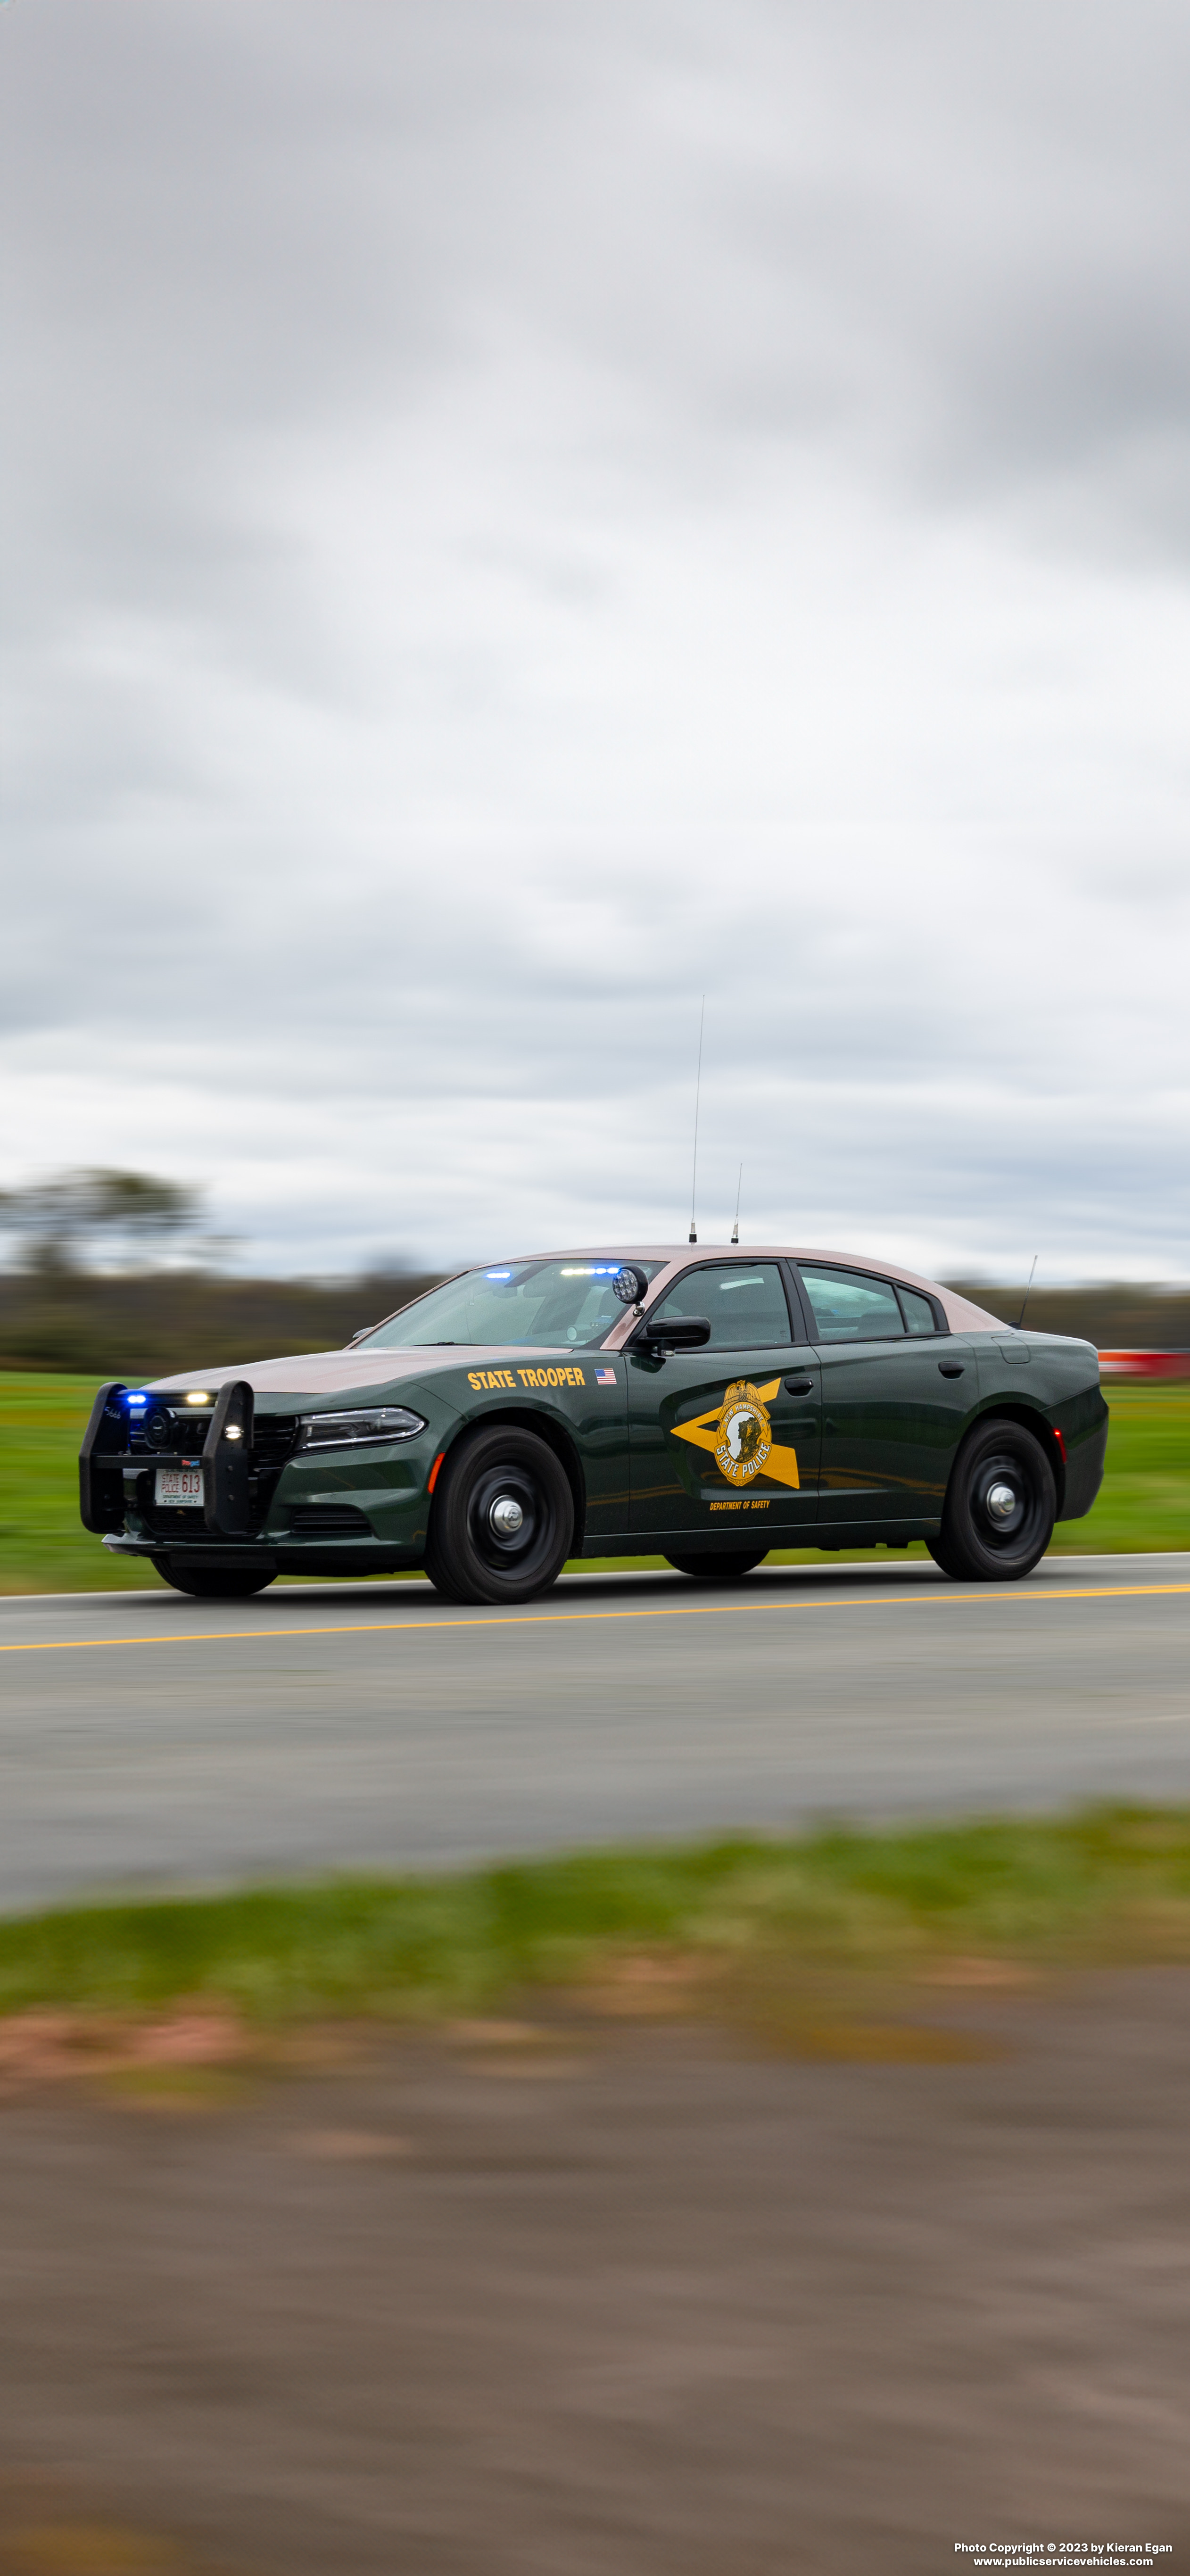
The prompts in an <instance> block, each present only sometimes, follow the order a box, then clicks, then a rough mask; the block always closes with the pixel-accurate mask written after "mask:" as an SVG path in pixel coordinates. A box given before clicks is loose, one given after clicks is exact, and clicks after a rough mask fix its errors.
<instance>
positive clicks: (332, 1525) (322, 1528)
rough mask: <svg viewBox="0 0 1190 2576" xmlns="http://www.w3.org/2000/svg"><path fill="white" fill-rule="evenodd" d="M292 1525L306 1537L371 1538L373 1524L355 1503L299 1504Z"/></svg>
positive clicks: (295, 1530)
mask: <svg viewBox="0 0 1190 2576" xmlns="http://www.w3.org/2000/svg"><path fill="white" fill-rule="evenodd" d="M289 1526H290V1528H291V1530H293V1531H294V1533H295V1535H296V1534H297V1533H299V1532H300V1534H301V1536H302V1537H303V1538H371V1536H372V1524H371V1521H370V1520H369V1519H368V1516H367V1514H366V1512H359V1511H357V1510H356V1507H355V1504H354V1503H299V1504H298V1505H297V1508H296V1510H294V1511H292V1512H291V1513H290V1515H289Z"/></svg>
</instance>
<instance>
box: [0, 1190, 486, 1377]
mask: <svg viewBox="0 0 1190 2576" xmlns="http://www.w3.org/2000/svg"><path fill="white" fill-rule="evenodd" d="M0 1231H2V1232H3V1234H4V1235H5V1236H6V1237H7V1248H8V1250H9V1254H10V1261H9V1266H8V1267H7V1268H6V1269H4V1270H2V1271H0V1367H4V1368H17V1369H29V1368H32V1369H67V1370H80V1371H86V1372H91V1371H93V1372H94V1374H95V1375H96V1376H97V1377H159V1376H163V1375H165V1374H166V1373H167V1372H168V1371H169V1370H171V1369H174V1368H183V1367H195V1366H197V1365H201V1364H202V1363H204V1362H205V1363H209V1364H210V1365H212V1366H217V1365H219V1364H220V1363H227V1362H234V1361H236V1360H253V1359H269V1358H274V1357H275V1358H284V1357H285V1356H286V1354H288V1353H289V1352H291V1351H311V1350H339V1349H341V1348H342V1346H343V1344H344V1343H345V1342H348V1341H350V1339H351V1336H352V1334H353V1333H354V1332H358V1330H359V1328H360V1326H361V1325H363V1324H375V1323H379V1322H380V1320H381V1318H382V1316H384V1315H388V1314H391V1313H392V1311H393V1309H394V1307H396V1306H403V1305H406V1304H407V1303H408V1301H409V1299H410V1298H411V1297H417V1296H420V1295H421V1293H422V1291H423V1289H426V1288H432V1287H433V1286H434V1284H435V1282H436V1280H437V1279H438V1278H439V1277H440V1276H441V1273H440V1272H439V1271H427V1272H413V1271H402V1270H399V1269H396V1268H393V1269H391V1270H387V1269H386V1270H383V1271H377V1272H375V1273H370V1274H368V1275H367V1276H365V1277H363V1278H360V1279H355V1280H350V1279H344V1280H328V1281H318V1280H309V1279H244V1278H228V1277H223V1276H221V1275H220V1272H219V1270H218V1268H217V1266H216V1265H217V1262H218V1259H219V1257H220V1253H221V1252H223V1251H225V1249H226V1247H225V1246H223V1245H221V1244H220V1243H219V1242H218V1241H217V1239H215V1238H213V1237H211V1236H209V1235H204V1234H203V1232H202V1214H201V1202H200V1199H199V1195H198V1193H197V1192H196V1191H194V1190H189V1189H186V1188H184V1187H183V1186H182V1185H181V1184H180V1183H179V1182H176V1181H166V1180H158V1179H155V1178H154V1177H153V1176H152V1175H150V1174H147V1173H144V1172H120V1171H77V1172H63V1173H58V1174H56V1175H54V1176H53V1177H52V1178H51V1179H48V1180H44V1181H38V1182H34V1183H31V1184H29V1186H28V1187H26V1188H24V1189H16V1190H5V1191H0Z"/></svg>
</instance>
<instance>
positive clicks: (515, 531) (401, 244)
mask: <svg viewBox="0 0 1190 2576" xmlns="http://www.w3.org/2000/svg"><path fill="white" fill-rule="evenodd" d="M0 40H2V42H3V47H4V51H5V53H6V55H7V65H6V79H5V91H4V95H5V98H6V101H7V107H6V110H5V113H6V116H7V120H8V132H7V135H6V138H5V144H4V152H5V166H6V169H7V171H8V174H9V176H8V186H9V192H10V207H11V213H10V218H9V230H10V235H11V236H12V237H13V238H14V239H15V240H16V242H17V243H18V245H19V251H20V257H19V260H18V262H17V263H16V271H17V274H16V284H15V289H14V316H15V328H14V331H13V335H12V337H13V342H14V350H15V356H14V366H13V371H12V375H11V383H12V386H13V388H14V394H13V398H12V400H11V423H10V438H11V446H12V450H13V454H14V459H15V468H14V470H15V477H16V479H17V481H18V484H19V489H20V492H21V507H20V512H19V524H18V526H17V528H16V530H15V532H14V542H13V549H12V551H13V561H14V569H15V574H16V579H15V582H14V585H13V587H14V595H15V598H16V601H17V606H16V608H15V610H14V617H13V628H14V638H15V654H14V665H15V681H14V687H13V692H12V695H13V704H14V709H15V712H16V715H17V718H18V725H17V728H16V730H17V731H18V733H19V737H20V744H21V748H20V753H19V757H18V758H17V759H16V760H15V761H14V764H13V769H12V788H11V802H10V838H9V846H10V850H11V852H12V853H13V856H12V861H11V869H12V875H11V886H10V891H9V896H8V900H7V904H6V922H7V932H8V935H7V938H6V942H5V949H4V954H3V957H2V958H0V1014H2V1024H3V1033H4V1034H3V1036H2V1038H0V1047H2V1051H3V1063H4V1068H5V1077H6V1094H7V1098H8V1101H9V1103H10V1114H9V1120H8V1124H7V1130H6V1132H5V1133H4V1134H3V1136H2V1137H0V1158H2V1160H3V1163H4V1167H5V1173H6V1174H9V1173H10V1174H11V1175H12V1176H13V1177H16V1176H17V1175H18V1174H19V1173H20V1172H22V1171H23V1170H25V1169H27V1168H28V1167H29V1166H30V1165H31V1164H33V1163H48V1162H53V1161H62V1162H73V1161H76V1160H78V1159H80V1156H81V1155H82V1154H83V1153H84V1152H86V1153H90V1154H93V1155H94V1158H95V1159H102V1160H107V1161H112V1160H118V1161H121V1162H124V1161H129V1160H135V1159H137V1158H138V1157H139V1158H141V1159H144V1160H146V1161H148V1162H150V1163H152V1164H153V1166H154V1167H156V1168H176V1169H178V1170H180V1171H184V1172H185V1173H187V1174H194V1175H196V1176H200V1177H209V1178H210V1180H211V1181H212V1184H213V1187H214V1191H215V1196H216V1204H217V1210H218V1213H219V1214H220V1216H221V1218H223V1219H225V1220H226V1221H228V1222H234V1223H235V1224H236V1225H237V1226H239V1227H240V1229H241V1231H242V1232H243V1233H244V1234H245V1236H246V1237H247V1238H249V1240H250V1242H253V1243H255V1244H256V1245H257V1246H258V1247H259V1248H260V1250H261V1251H262V1253H263V1255H264V1256H265V1257H270V1258H278V1259H293V1260H299V1259H300V1260H308V1259H314V1260H318V1261H319V1262H320V1265H321V1266H323V1267H329V1266H333V1265H334V1260H335V1259H336V1258H339V1257H341V1258H342V1259H343V1260H347V1259H349V1258H355V1257H363V1256H364V1255H366V1253H367V1251H368V1250H369V1249H370V1248H371V1247H373V1246H375V1245H377V1244H381V1243H383V1244H386V1245H387V1244H391V1243H392V1242H394V1241H398V1240H400V1241H409V1242H413V1243H416V1244H417V1246H418V1247H419V1248H421V1249H423V1250H425V1251H426V1252H433V1251H442V1252H443V1253H453V1252H455V1251H461V1252H467V1251H469V1250H471V1249H472V1248H475V1247H476V1246H479V1247H484V1246H486V1245H487V1244H488V1243H490V1242H493V1241H505V1240H507V1239H509V1238H510V1236H511V1237H512V1238H515V1239H518V1240H520V1241H522V1242H529V1241H531V1240H533V1239H535V1238H537V1239H543V1238H545V1237H547V1236H548V1237H552V1238H553V1239H555V1240H557V1239H561V1237H562V1236H563V1235H565V1234H566V1233H571V1234H575V1233H577V1234H579V1235H580V1236H581V1235H589V1234H590V1232H591V1230H592V1226H593V1224H594V1222H595V1219H596V1218H597V1217H598V1219H599V1221H600V1222H601V1223H605V1224H606V1225H608V1226H610V1227H612V1228H613V1229H614V1228H615V1227H618V1226H627V1225H629V1224H631V1225H633V1226H641V1225H647V1226H648V1227H649V1228H650V1229H652V1228H653V1227H654V1226H656V1225H658V1224H664V1225H665V1227H666V1228H667V1230H668V1229H671V1228H673V1227H675V1226H677V1225H678V1224H680V1221H681V1213H682V1185H681V1184H680V1180H679V1176H680V1173H681V1171H682V1170H683V1168H684V1159H685V1154H686V1136H687V1130H688V1124H689V1106H690V1101H689V1092H690V1070H691V1064H692V1056H693V1031H694V1028H695V1025H696V1016H697V1007H698V1004H697V997H698V995H699V994H700V993H701V992H702V991H703V990H706V991H707V993H708V996H709V1003H708V1012H709V1019H708V1028H709V1034H710V1039H711V1041H712V1043H711V1050H710V1056H709V1062H708V1078H709V1081H710V1082H711V1093H710V1098H709V1104H708V1118H709V1126H708V1131H707V1132H708V1137H709V1140H710V1142H709V1146H708V1150H709V1151H710V1152H711V1154H712V1156H714V1157H717V1158H718V1164H719V1165H721V1166H722V1172H721V1173H720V1175H719V1177H718V1178H716V1179H713V1182H712V1185H713V1187H715V1188H717V1189H718V1190H719V1192H720V1196H724V1194H725V1193H726V1196H724V1203H725V1205H726V1206H728V1207H729V1206H730V1197H731V1190H730V1188H729V1187H728V1184H729V1182H730V1181H731V1176H732V1174H733V1173H734V1169H735V1163H736V1161H737V1160H738V1159H739V1153H740V1152H741V1151H743V1152H745V1153H746V1159H747V1160H748V1162H749V1173H750V1178H749V1187H750V1188H751V1189H752V1190H753V1191H754V1193H755V1196H754V1197H753V1200H752V1204H753V1206H754V1208H755V1210H756V1214H757V1220H758V1222H763V1224H764V1225H766V1226H769V1225H776V1224H778V1223H779V1224H781V1225H782V1226H789V1227H792V1228H793V1229H794V1230H795V1231H798V1232H801V1233H803V1234H804V1233H805V1232H806V1230H807V1227H808V1226H809V1225H810V1224H811V1222H812V1223H813V1225H814V1228H815V1230H816V1231H821V1228H822V1227H829V1228H831V1229H833V1230H834V1231H835V1233H836V1236H838V1235H842V1236H844V1237H846V1236H847V1235H848V1234H850V1236H852V1237H853V1238H854V1239H856V1240H859V1241H861V1242H862V1241H864V1240H870V1239H871V1238H872V1234H873V1228H875V1229H876V1231H877V1232H878V1233H879V1234H880V1236H881V1239H882V1240H884V1241H886V1242H887V1243H888V1244H889V1246H890V1248H894V1249H895V1248H899V1249H901V1250H902V1251H903V1252H905V1253H906V1255H907V1257H910V1258H915V1259H919V1260H921V1261H923V1262H926V1263H927V1264H928V1263H929V1262H931V1261H933V1262H936V1263H937V1264H938V1265H939V1266H942V1265H943V1264H944V1263H950V1264H951V1265H952V1266H958V1265H961V1264H964V1263H966V1262H968V1261H970V1260H974V1259H975V1258H977V1257H978V1258H983V1259H987V1260H989V1261H994V1260H997V1259H1003V1260H1004V1261H1006V1262H1008V1263H1010V1264H1011V1263H1012V1262H1015V1261H1016V1260H1017V1259H1018V1257H1019V1247H1020V1233H1021V1230H1022V1228H1023V1229H1024V1231H1025V1233H1026V1235H1027V1236H1031V1235H1032V1234H1033V1233H1034V1232H1036V1231H1037V1229H1038V1228H1039V1227H1042V1226H1045V1227H1048V1229H1049V1234H1048V1239H1049V1241H1050V1242H1051V1243H1052V1245H1053V1247H1054V1252H1053V1258H1054V1260H1055V1262H1056V1263H1059V1264H1064V1265H1065V1266H1067V1267H1069V1266H1071V1265H1073V1266H1075V1267H1085V1266H1091V1267H1096V1268H1103V1267H1123V1268H1128V1267H1142V1268H1143V1267H1145V1266H1147V1265H1148V1266H1151V1265H1153V1264H1157V1265H1159V1266H1161V1267H1163V1268H1166V1269H1184V1268H1185V1267H1186V1266H1187V1255H1188V1244H1187V1232H1188V1228H1187V1217H1188V1213H1190V1212H1188V1211H1187V1209H1186V1205H1185V1198H1184V1195H1178V1193H1176V1192H1174V1191H1171V1188H1170V1184H1169V1178H1168V1175H1169V1172H1170V1170H1171V1168H1174V1167H1175V1165H1176V1163H1177V1160H1178V1157H1180V1156H1184V1150H1185V1142H1186V1109H1187V1098H1186V1076H1185V1049H1184V1037H1183V1021H1184V1003H1183V998H1182V987H1183V982H1184V975H1183V968H1182V959H1183V958H1184V953H1185V947H1184V943H1185V933H1186V900H1187V887H1188V872H1187V864H1186V862H1187V825H1188V820H1190V796H1188V783H1187V774H1186V773H1187V762H1186V753H1185V725H1184V682H1183V679H1182V676H1181V675H1182V673H1183V672H1184V669H1185V659H1186V651H1187V645H1188V644H1190V633H1188V628H1190V601H1188V598H1187V586H1186V541H1187V536H1188V534H1190V442H1188V427H1190V402H1188V388H1187V381H1186V378H1187V368H1188V365H1190V360H1188V359H1187V349H1188V347H1190V338H1188V334H1187V327H1186V326H1187V318H1188V317H1187V312H1186V305H1187V298H1188V294H1190V289H1188V288H1187V284H1186V278H1185V271H1184V262H1183V260H1182V257H1181V242H1182V239H1183V237H1184V232H1185V225H1186V216H1187V204H1186V200H1187V194H1188V182H1187V178H1186V175H1185V162H1186V156H1185V148H1184V137H1183V133H1182V104H1181V103H1182V101H1183V100H1184V97H1185V91H1186V75H1187V72H1188V71H1190V32H1188V31H1187V29H1186V28H1185V26H1184V25H1183V24H1182V22H1181V21H1180V20H1179V19H1177V18H1176V16H1175V15H1174V13H1173V12H1171V11H1170V10H1169V9H1168V8H1167V7H1165V6H1163V5H1158V0H1141V5H1140V6H1139V7H1134V8H1133V9H1131V10H1130V11H1129V13H1128V16H1127V19H1126V21H1125V20H1124V19H1122V18H1116V17H1113V16H1111V15H1110V14H1109V13H1108V12H1106V11H1098V12H1096V11H1087V10H1086V9H1085V8H1084V7H1082V6H1080V7H1078V8H1076V7H1075V6H1074V5H1073V0H1051V5H1050V6H1048V7H1047V9H1046V10H1045V12H1043V13H1038V12H1037V11H1036V9H1035V8H1026V7H1025V6H1024V5H1023V0H1008V5H1006V6H1004V7H1002V8H1000V9H998V10H997V11H996V12H995V13H994V15H992V14H985V15H984V16H983V17H977V16H973V15H972V14H971V13H958V12H956V11H954V10H953V9H952V8H949V7H947V6H945V5H943V0H916V5H909V6H907V7H905V8H903V9H899V10H898V11H896V12H893V13H890V12H889V11H888V10H887V8H886V7H884V6H877V5H876V0H851V5H847V0H844V5H842V6H831V7H829V8H827V7H825V6H815V7H812V8H811V7H799V8H794V9H788V8H784V7H778V6H776V5H775V0H752V5H747V0H745V5H742V6H741V7H739V8H737V9H733V10H732V12H731V13H730V17H729V16H728V15H727V13H725V12H724V11H723V10H721V9H711V8H710V7H708V6H706V5H693V6H691V5H684V6H682V7H681V8H679V7H678V6H677V5H676V0H675V5H653V6H650V7H647V8H645V9H641V8H640V7H639V6H633V7H629V6H628V5H627V0H621V5H612V6H609V7H607V8H605V9H602V10H600V11H599V12H590V11H586V10H582V9H580V8H578V7H577V6H573V5H572V6H562V7H559V6H557V5H550V6H546V5H544V0H541V5H538V0H510V5H508V6H506V7H502V8H501V9H500V10H499V11H493V10H491V9H490V8H487V7H483V6H480V5H478V0H446V5H444V6H442V7H440V8H436V9H434V10H432V11H429V10H426V9H424V8H421V7H414V6H412V5H410V0H334V6H333V7H332V6H331V5H330V0H321V5H313V0H292V5H289V6H286V7H284V8H282V7H281V6H280V5H274V0H255V5H254V6H253V8H252V9H251V10H249V11H245V10H243V9H242V8H240V7H238V6H233V5H232V0H209V5H206V6H204V7H203V8H202V9H201V10H200V9H198V8H196V7H194V6H181V7H177V8H173V9H171V10H169V11H162V10H161V9H160V8H159V7H157V6H156V5H155V0H105V6H104V8H103V9H102V10H101V11H100V10H96V9H95V8H94V6H93V5H91V0H16V6H15V7H14V8H13V9H12V10H10V11H8V12H6V13H5V15H4V18H3V20H2V21H0ZM171 1156H172V1162H171ZM378 1175H379V1178H378Z"/></svg>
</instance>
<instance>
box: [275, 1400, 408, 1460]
mask: <svg viewBox="0 0 1190 2576" xmlns="http://www.w3.org/2000/svg"><path fill="white" fill-rule="evenodd" d="M425 1427H426V1426H425V1423H424V1422H423V1420H422V1417H421V1415H420V1413H410V1411H409V1409H408V1406H407V1405H404V1404H373V1405H369V1407H368V1410H367V1412H366V1413H305V1414H303V1416H302V1438H301V1446H302V1448H303V1449H358V1448H359V1446H360V1444H361V1442H363V1441H365V1440H371V1441H377V1440H415V1439H416V1437H417V1434H418V1432H419V1431H424V1430H425Z"/></svg>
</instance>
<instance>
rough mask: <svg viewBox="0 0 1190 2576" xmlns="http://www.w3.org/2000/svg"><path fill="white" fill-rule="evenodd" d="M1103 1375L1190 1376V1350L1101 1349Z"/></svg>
mask: <svg viewBox="0 0 1190 2576" xmlns="http://www.w3.org/2000/svg"><path fill="white" fill-rule="evenodd" d="M1099 1373H1100V1376H1101V1377H1190V1351H1100V1354H1099Z"/></svg>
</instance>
